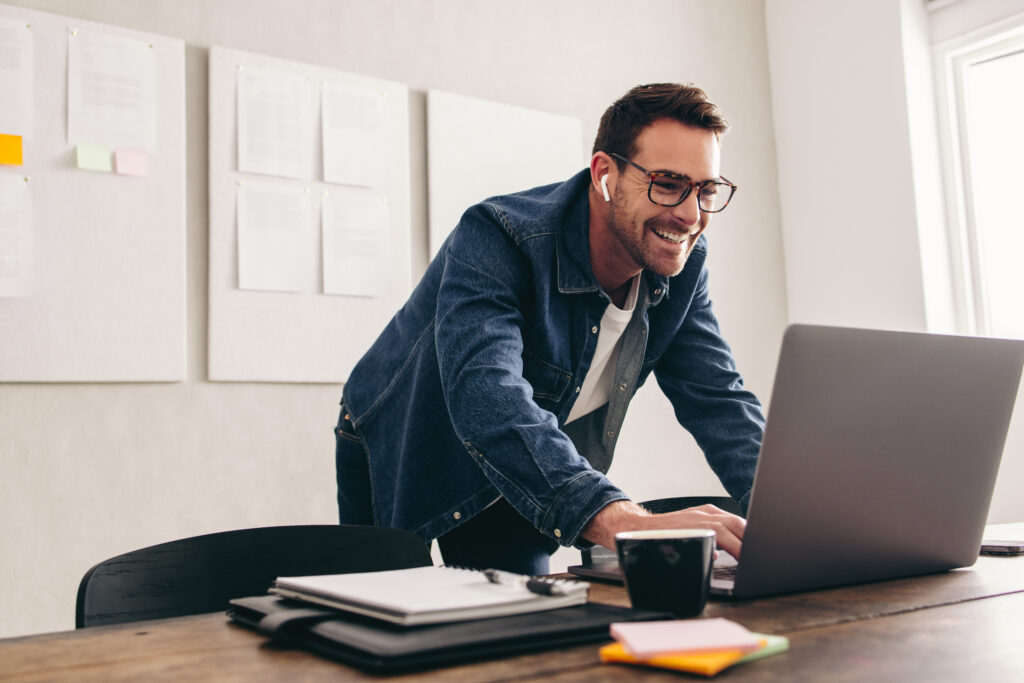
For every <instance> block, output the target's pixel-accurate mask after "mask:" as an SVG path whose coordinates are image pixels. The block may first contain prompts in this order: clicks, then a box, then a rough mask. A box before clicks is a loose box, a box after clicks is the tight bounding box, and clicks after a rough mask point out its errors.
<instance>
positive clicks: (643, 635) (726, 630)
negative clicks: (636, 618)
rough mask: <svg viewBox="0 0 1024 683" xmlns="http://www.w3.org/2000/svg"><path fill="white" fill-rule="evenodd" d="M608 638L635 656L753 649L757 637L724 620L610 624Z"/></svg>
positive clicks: (747, 650) (755, 648)
mask: <svg viewBox="0 0 1024 683" xmlns="http://www.w3.org/2000/svg"><path fill="white" fill-rule="evenodd" d="M611 633H612V637H613V638H615V639H616V640H617V641H619V642H620V643H622V645H623V647H625V648H626V649H627V650H628V651H629V653H630V654H631V655H633V656H634V657H638V658H641V659H642V658H646V657H654V656H656V655H661V654H668V653H673V654H680V653H696V652H715V651H720V650H742V651H744V652H753V651H754V650H757V649H758V648H759V647H760V646H761V643H760V640H759V639H758V637H757V636H755V635H754V634H752V633H751V632H750V631H748V630H747V629H746V628H744V627H743V626H741V625H740V624H737V623H736V622H734V621H729V620H728V619H722V618H717V619H690V620H686V621H682V620H674V621H640V622H626V623H616V624H612V625H611Z"/></svg>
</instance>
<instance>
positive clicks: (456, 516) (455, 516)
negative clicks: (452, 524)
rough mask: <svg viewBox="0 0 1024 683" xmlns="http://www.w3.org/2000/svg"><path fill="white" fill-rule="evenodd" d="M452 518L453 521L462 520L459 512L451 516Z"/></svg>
mask: <svg viewBox="0 0 1024 683" xmlns="http://www.w3.org/2000/svg"><path fill="white" fill-rule="evenodd" d="M452 517H454V518H455V519H462V513H461V512H456V513H455V514H453V515H452Z"/></svg>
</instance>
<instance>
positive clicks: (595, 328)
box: [590, 325, 597, 334]
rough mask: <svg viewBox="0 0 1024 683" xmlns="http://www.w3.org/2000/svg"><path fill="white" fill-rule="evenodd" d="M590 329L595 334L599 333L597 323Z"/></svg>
mask: <svg viewBox="0 0 1024 683" xmlns="http://www.w3.org/2000/svg"><path fill="white" fill-rule="evenodd" d="M590 331H591V332H593V333H594V334H597V325H594V326H593V327H591V328H590Z"/></svg>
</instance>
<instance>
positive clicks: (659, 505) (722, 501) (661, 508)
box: [640, 496, 740, 515]
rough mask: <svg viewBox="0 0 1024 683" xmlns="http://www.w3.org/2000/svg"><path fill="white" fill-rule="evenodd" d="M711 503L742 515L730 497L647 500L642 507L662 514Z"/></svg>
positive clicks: (686, 497)
mask: <svg viewBox="0 0 1024 683" xmlns="http://www.w3.org/2000/svg"><path fill="white" fill-rule="evenodd" d="M708 503H710V504H711V505H714V506H715V507H717V508H719V509H721V510H725V511H726V512H731V513H732V514H734V515H738V514H740V506H739V505H738V504H737V503H736V501H735V500H733V499H732V498H730V497H729V496H683V497H681V498H658V499H655V500H646V501H644V502H642V503H640V505H641V506H642V507H644V508H647V509H648V510H649V511H651V512H653V513H654V514H660V513H662V512H675V511H676V510H685V509H686V508H695V507H698V506H700V505H707V504H708Z"/></svg>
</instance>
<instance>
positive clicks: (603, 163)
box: [590, 152, 617, 202]
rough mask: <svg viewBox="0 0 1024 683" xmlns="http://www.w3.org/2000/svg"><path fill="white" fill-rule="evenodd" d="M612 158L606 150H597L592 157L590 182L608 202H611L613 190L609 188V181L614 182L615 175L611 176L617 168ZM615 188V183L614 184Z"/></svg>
mask: <svg viewBox="0 0 1024 683" xmlns="http://www.w3.org/2000/svg"><path fill="white" fill-rule="evenodd" d="M614 166H615V164H614V163H612V158H611V157H610V156H608V155H607V154H605V153H604V152H595V153H594V156H592V157H591V158H590V184H591V186H592V187H593V188H594V191H595V192H597V193H598V194H599V195H600V196H601V197H603V198H604V200H605V201H606V202H610V201H611V200H612V198H611V192H612V190H609V189H608V183H609V182H614V176H612V177H609V175H610V174H612V173H613V172H614V171H615V170H617V169H615V168H613V167H614ZM613 189H614V185H613Z"/></svg>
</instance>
